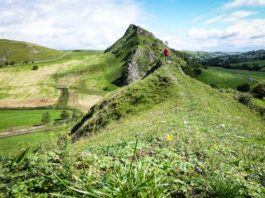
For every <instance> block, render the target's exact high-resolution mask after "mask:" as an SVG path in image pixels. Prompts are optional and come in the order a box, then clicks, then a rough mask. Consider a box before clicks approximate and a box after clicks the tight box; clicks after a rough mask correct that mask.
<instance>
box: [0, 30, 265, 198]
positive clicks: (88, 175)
mask: <svg viewBox="0 0 265 198" xmlns="http://www.w3.org/2000/svg"><path fill="white" fill-rule="evenodd" d="M135 28H136V31H135ZM130 29H132V30H130ZM129 30H130V31H129V32H132V33H133V34H132V35H133V36H131V37H127V36H128V34H125V37H126V39H121V40H119V41H118V44H117V43H116V44H115V45H114V46H112V47H111V48H109V49H108V50H107V53H106V54H103V55H102V54H100V55H101V56H103V57H105V56H106V55H108V56H111V54H112V53H114V54H115V56H116V57H117V59H122V60H123V61H124V63H125V64H123V65H122V66H121V65H120V64H117V65H116V66H115V67H111V69H110V70H109V72H106V74H111V75H106V76H109V77H110V76H111V78H106V77H105V75H103V76H104V78H103V77H102V75H99V76H100V77H102V78H100V80H102V79H104V80H102V82H105V83H106V85H108V84H109V82H110V81H109V80H110V79H113V77H114V76H116V77H117V76H118V75H117V74H118V71H121V72H120V74H119V75H120V76H119V78H121V77H122V78H121V81H120V82H121V85H127V86H123V87H121V88H119V89H113V91H111V92H110V93H108V94H107V95H105V96H104V97H103V98H102V99H101V100H100V101H99V102H98V103H97V104H96V105H94V106H93V107H92V108H91V109H90V110H89V111H88V113H87V114H86V115H85V116H84V117H83V118H82V119H81V120H80V121H79V122H78V123H77V124H76V125H75V126H74V127H73V128H72V131H71V137H70V138H71V139H69V137H67V136H66V137H63V138H61V139H60V140H59V141H58V142H56V143H54V144H51V145H50V146H51V148H52V149H51V150H49V151H47V149H46V148H44V149H45V151H42V150H32V151H31V150H25V151H24V152H23V153H21V155H18V156H17V157H16V158H11V159H10V158H7V159H5V158H3V159H1V158H0V167H1V169H0V192H1V193H2V194H1V193H0V196H1V195H2V196H13V197H23V196H24V197H25V196H40V197H41V196H42V197H45V196H46V197H47V196H57V197H67V196H72V197H264V195H265V187H264V177H265V169H264V149H265V134H264V131H265V124H264V117H262V116H260V115H259V114H258V113H257V112H255V111H252V110H251V109H249V108H247V107H246V106H244V105H242V104H240V103H239V102H237V101H236V100H235V99H234V98H233V96H232V95H230V94H227V93H221V92H219V91H218V90H216V89H213V88H211V87H210V86H208V85H205V84H203V83H201V82H199V81H197V80H196V79H194V78H191V77H190V76H187V75H186V74H185V73H184V72H183V70H182V69H181V68H182V67H183V66H185V67H189V65H188V64H187V63H186V61H184V60H182V59H181V58H179V57H173V58H172V60H173V61H172V63H166V62H164V63H163V62H162V61H161V59H159V57H160V56H161V49H160V47H158V48H154V49H152V51H153V52H154V54H155V53H156V51H157V56H156V57H155V60H156V61H157V62H161V63H160V64H158V65H156V64H155V62H156V61H150V59H147V60H141V57H144V59H146V57H147V56H146V55H147V54H146V52H148V50H150V49H149V48H148V50H146V48H145V46H150V45H149V44H148V40H150V42H151V43H155V42H159V41H156V39H155V38H154V37H153V35H152V34H149V33H148V32H147V31H145V32H147V33H148V35H147V34H146V33H145V34H146V35H145V36H143V37H144V40H145V41H146V45H145V46H141V42H138V41H139V40H138V39H139V35H138V34H136V33H137V32H138V30H139V31H140V32H142V31H141V29H139V28H138V27H137V26H134V25H132V26H130V28H129ZM135 32H136V33H135ZM127 33H128V32H127ZM140 37H142V36H141V35H140ZM123 38H124V37H123ZM128 40H132V41H134V40H137V42H136V43H131V44H130V45H129V43H128V42H127V41H128ZM127 45H128V46H127ZM125 46H127V47H125ZM159 46H160V45H159ZM132 49H134V50H136V51H137V49H141V50H142V53H136V54H135V53H131V52H135V51H134V50H133V51H132ZM124 50H127V51H124ZM141 50H140V51H141ZM139 54H140V57H139V56H138V55H139ZM159 54H160V55H159ZM112 58H113V57H112ZM127 58H128V59H127ZM130 58H132V59H135V60H137V61H136V63H137V64H129V63H131V62H130V61H131V59H130ZM160 58H161V57H160ZM175 58H176V60H175ZM117 59H114V60H116V61H117ZM112 60H113V59H112ZM138 61H139V63H140V64H138ZM118 62H119V61H118ZM126 63H128V64H126ZM142 63H145V64H142ZM94 66H95V65H94V64H92V66H91V65H90V67H89V68H90V69H91V70H89V72H92V71H94V70H96V71H98V70H97V69H98V67H96V68H95V67H94ZM129 67H132V68H131V69H132V70H133V71H137V72H136V73H137V74H138V75H136V77H137V78H129V77H130V76H131V75H128V73H129V71H130V69H129ZM84 68H87V67H85V66H84ZM114 68H115V69H114ZM121 68H122V69H123V70H120V69H121ZM67 71H70V70H67ZM80 71H83V72H84V73H85V71H87V70H85V71H84V70H81V69H80ZM103 71H105V70H103ZM126 71H127V72H126ZM63 74H66V76H68V74H69V73H68V72H65V73H63ZM97 74H98V73H97ZM112 74H115V75H112ZM59 77H60V76H59ZM105 79H108V80H106V81H107V82H106V81H105ZM95 81H96V79H93V80H91V79H90V81H89V82H95ZM132 82H133V83H132ZM85 84H86V83H85ZM88 84H89V83H88ZM115 88H116V87H115ZM69 140H72V142H74V144H70V141H69Z"/></svg>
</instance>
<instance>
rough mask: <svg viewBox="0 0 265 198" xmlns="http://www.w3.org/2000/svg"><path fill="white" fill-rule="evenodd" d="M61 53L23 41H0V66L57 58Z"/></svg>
mask: <svg viewBox="0 0 265 198" xmlns="http://www.w3.org/2000/svg"><path fill="white" fill-rule="evenodd" d="M62 54H63V52H60V51H57V50H54V49H49V48H46V47H42V46H39V45H35V44H32V43H27V42H23V41H12V40H5V39H2V40H0V64H2V65H3V64H5V62H11V61H15V63H23V62H25V61H27V62H31V61H40V60H47V59H53V58H56V57H59V56H61V55H62Z"/></svg>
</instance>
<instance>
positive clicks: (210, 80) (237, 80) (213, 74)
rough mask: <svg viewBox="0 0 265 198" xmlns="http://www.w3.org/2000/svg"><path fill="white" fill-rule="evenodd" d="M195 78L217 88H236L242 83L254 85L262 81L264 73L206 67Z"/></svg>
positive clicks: (264, 77)
mask: <svg viewBox="0 0 265 198" xmlns="http://www.w3.org/2000/svg"><path fill="white" fill-rule="evenodd" d="M197 79H198V80H200V81H202V82H204V83H206V84H209V85H214V86H216V87H217V88H236V87H237V86H239V85H241V84H243V83H250V84H252V85H254V84H257V83H259V82H264V81H265V73H264V72H254V71H247V70H236V69H224V68H217V67H208V69H205V70H203V72H202V74H201V75H199V76H198V77H197Z"/></svg>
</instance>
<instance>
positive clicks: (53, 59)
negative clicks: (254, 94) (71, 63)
mask: <svg viewBox="0 0 265 198" xmlns="http://www.w3.org/2000/svg"><path fill="white" fill-rule="evenodd" d="M71 53H73V51H71V52H68V53H65V54H63V55H62V56H59V57H57V58H52V59H47V60H41V61H35V63H46V62H50V61H55V60H59V59H61V58H64V57H65V56H67V55H69V54H71Z"/></svg>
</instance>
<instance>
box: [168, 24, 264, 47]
mask: <svg viewBox="0 0 265 198" xmlns="http://www.w3.org/2000/svg"><path fill="white" fill-rule="evenodd" d="M246 27H248V28H246ZM264 27H265V19H251V20H240V21H237V22H234V23H232V24H230V25H229V26H227V27H226V28H223V29H222V28H191V29H190V30H189V32H188V34H187V35H186V36H180V35H177V34H176V35H175V36H169V37H166V36H164V39H166V40H167V41H169V44H170V46H171V47H173V48H175V49H178V50H196V51H198V50H199V51H201V50H202V51H247V50H253V49H263V48H264V46H265V29H264Z"/></svg>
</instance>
